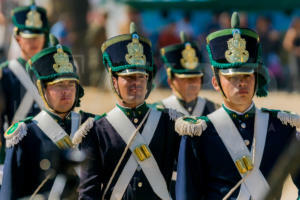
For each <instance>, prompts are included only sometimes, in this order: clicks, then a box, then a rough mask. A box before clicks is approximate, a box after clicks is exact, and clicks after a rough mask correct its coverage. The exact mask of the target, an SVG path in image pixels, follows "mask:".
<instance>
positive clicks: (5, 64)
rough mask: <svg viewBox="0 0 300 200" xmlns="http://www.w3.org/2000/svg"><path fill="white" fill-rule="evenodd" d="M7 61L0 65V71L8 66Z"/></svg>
mask: <svg viewBox="0 0 300 200" xmlns="http://www.w3.org/2000/svg"><path fill="white" fill-rule="evenodd" d="M8 63H9V61H5V62H3V63H1V64H0V69H3V68H4V67H7V66H8Z"/></svg>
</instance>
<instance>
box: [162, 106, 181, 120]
mask: <svg viewBox="0 0 300 200" xmlns="http://www.w3.org/2000/svg"><path fill="white" fill-rule="evenodd" d="M166 110H168V114H169V117H170V119H171V120H173V121H175V120H177V119H178V118H180V117H182V116H184V114H182V113H181V112H178V111H177V110H175V109H172V108H168V109H166Z"/></svg>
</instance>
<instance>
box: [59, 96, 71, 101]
mask: <svg viewBox="0 0 300 200" xmlns="http://www.w3.org/2000/svg"><path fill="white" fill-rule="evenodd" d="M60 100H61V101H71V100H72V98H71V97H62V98H60Z"/></svg>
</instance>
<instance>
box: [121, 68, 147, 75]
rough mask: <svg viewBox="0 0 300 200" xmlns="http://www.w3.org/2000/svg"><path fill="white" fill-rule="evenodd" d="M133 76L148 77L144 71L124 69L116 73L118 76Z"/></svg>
mask: <svg viewBox="0 0 300 200" xmlns="http://www.w3.org/2000/svg"><path fill="white" fill-rule="evenodd" d="M135 74H143V75H146V76H148V75H149V74H148V73H147V71H146V70H144V69H125V70H123V71H121V72H117V75H118V76H130V75H135Z"/></svg>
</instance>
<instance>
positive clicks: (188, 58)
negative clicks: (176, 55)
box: [180, 42, 198, 69]
mask: <svg viewBox="0 0 300 200" xmlns="http://www.w3.org/2000/svg"><path fill="white" fill-rule="evenodd" d="M181 54H182V58H181V59H180V63H181V65H182V66H183V67H184V68H186V69H195V68H196V67H197V65H198V58H197V56H196V51H195V49H194V48H193V47H192V45H191V44H190V43H189V42H187V43H186V44H185V49H184V50H183V51H182V52H181Z"/></svg>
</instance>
